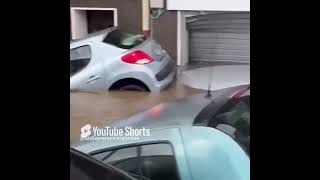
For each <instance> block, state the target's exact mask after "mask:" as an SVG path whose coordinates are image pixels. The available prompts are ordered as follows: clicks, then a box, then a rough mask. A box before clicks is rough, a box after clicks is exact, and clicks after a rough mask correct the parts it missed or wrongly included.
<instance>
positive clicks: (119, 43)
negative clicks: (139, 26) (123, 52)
mask: <svg viewBox="0 0 320 180" xmlns="http://www.w3.org/2000/svg"><path fill="white" fill-rule="evenodd" d="M144 41H145V38H144V37H143V35H141V34H133V33H125V32H122V31H121V30H120V29H116V30H114V31H111V32H110V33H109V34H108V35H107V36H106V38H105V39H104V40H103V42H105V43H108V44H111V45H114V46H116V47H119V48H123V49H131V48H134V47H136V46H138V45H139V44H141V43H142V42H144Z"/></svg>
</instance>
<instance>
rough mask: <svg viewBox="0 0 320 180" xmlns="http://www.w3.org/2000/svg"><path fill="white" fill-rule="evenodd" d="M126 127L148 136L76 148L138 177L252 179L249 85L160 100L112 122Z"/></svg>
mask: <svg viewBox="0 0 320 180" xmlns="http://www.w3.org/2000/svg"><path fill="white" fill-rule="evenodd" d="M128 126H130V128H133V129H139V128H140V129H141V128H144V129H149V130H150V132H149V135H148V136H139V138H137V139H129V140H126V139H125V140H123V139H121V140H99V141H80V142H78V143H75V144H73V145H72V148H74V149H76V150H78V151H81V152H83V153H86V154H89V155H90V156H92V157H93V158H95V159H96V160H99V161H101V162H103V163H105V164H109V165H112V166H114V167H116V168H118V169H120V170H122V171H124V172H126V173H127V174H128V175H130V176H131V177H133V178H136V179H143V180H163V179H165V180H249V179H250V88H249V86H241V87H235V88H228V89H223V90H221V91H219V92H214V93H213V97H208V96H205V94H199V95H196V96H193V97H191V98H187V99H182V100H179V101H177V102H173V103H164V104H160V105H157V106H155V107H152V108H150V109H148V110H146V111H144V112H141V113H138V114H137V115H134V116H132V117H130V118H128V119H125V120H122V121H119V122H117V123H116V124H113V125H112V127H117V128H121V127H128Z"/></svg>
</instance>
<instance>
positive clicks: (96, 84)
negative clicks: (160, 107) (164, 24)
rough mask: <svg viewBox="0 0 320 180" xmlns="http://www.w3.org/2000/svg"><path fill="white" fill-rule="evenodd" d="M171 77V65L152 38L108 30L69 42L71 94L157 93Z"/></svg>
mask: <svg viewBox="0 0 320 180" xmlns="http://www.w3.org/2000/svg"><path fill="white" fill-rule="evenodd" d="M174 76H175V64H174V62H173V61H172V59H171V58H170V56H169V54H168V53H167V52H166V51H165V50H164V49H162V47H161V46H160V45H159V44H158V43H157V42H155V40H153V39H152V38H145V37H143V36H142V35H135V34H129V33H124V32H122V31H121V30H120V29H118V28H108V29H106V30H103V31H99V32H96V33H93V34H91V35H89V36H87V37H86V38H83V39H79V40H75V41H71V42H70V90H71V91H72V90H78V91H105V90H113V89H119V90H142V91H159V90H162V89H164V88H165V87H167V86H168V85H169V84H170V83H171V81H172V80H173V79H174Z"/></svg>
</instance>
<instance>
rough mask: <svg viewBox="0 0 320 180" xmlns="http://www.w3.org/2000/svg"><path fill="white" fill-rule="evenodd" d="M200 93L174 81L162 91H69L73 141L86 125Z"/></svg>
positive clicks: (109, 120)
mask: <svg viewBox="0 0 320 180" xmlns="http://www.w3.org/2000/svg"><path fill="white" fill-rule="evenodd" d="M197 92H200V90H197V89H193V88H190V87H187V86H185V85H183V84H173V85H171V86H170V87H169V88H168V89H166V90H163V91H161V92H135V91H109V92H102V93H87V92H72V93H70V141H71V143H72V142H74V141H76V140H78V139H79V137H80V128H81V127H82V126H84V125H86V124H88V123H89V124H91V125H93V126H102V125H106V124H109V123H112V122H114V121H116V120H120V119H122V118H126V117H128V116H130V115H133V114H135V113H138V112H140V111H143V110H145V109H147V108H149V107H152V106H154V105H157V104H159V103H161V102H169V101H174V100H176V99H180V98H184V97H186V96H190V95H192V94H195V93H197Z"/></svg>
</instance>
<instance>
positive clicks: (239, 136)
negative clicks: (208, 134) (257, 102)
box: [209, 96, 250, 156]
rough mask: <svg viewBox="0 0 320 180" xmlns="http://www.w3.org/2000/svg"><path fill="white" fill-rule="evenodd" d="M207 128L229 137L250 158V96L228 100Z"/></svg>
mask: <svg viewBox="0 0 320 180" xmlns="http://www.w3.org/2000/svg"><path fill="white" fill-rule="evenodd" d="M209 126H210V127H213V128H216V129H218V130H220V131H222V132H224V133H226V134H228V135H229V136H231V137H232V138H233V139H234V140H235V141H236V142H237V143H238V144H239V145H240V146H241V147H242V148H243V149H244V150H245V151H246V152H247V154H248V155H249V156H250V96H243V97H241V98H235V99H231V100H229V102H227V103H226V104H225V105H224V106H223V107H221V109H220V110H219V112H218V113H217V114H216V115H215V116H214V117H213V118H212V119H211V120H210V123H209Z"/></svg>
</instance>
